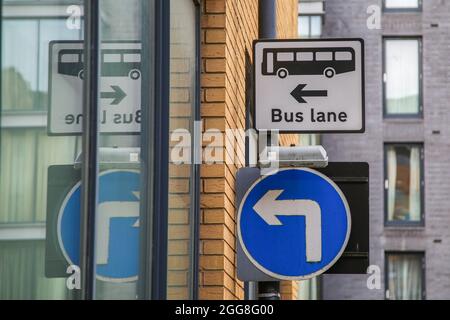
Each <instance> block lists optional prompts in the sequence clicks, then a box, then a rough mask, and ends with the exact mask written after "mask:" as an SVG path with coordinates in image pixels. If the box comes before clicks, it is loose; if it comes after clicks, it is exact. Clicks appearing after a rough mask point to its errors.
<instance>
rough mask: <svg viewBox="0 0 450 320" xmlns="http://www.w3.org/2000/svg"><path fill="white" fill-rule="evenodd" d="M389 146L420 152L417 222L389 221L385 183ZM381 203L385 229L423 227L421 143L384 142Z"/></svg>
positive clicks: (423, 149)
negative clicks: (417, 149)
mask: <svg viewBox="0 0 450 320" xmlns="http://www.w3.org/2000/svg"><path fill="white" fill-rule="evenodd" d="M390 146H417V147H419V152H420V211H421V213H420V220H419V221H389V218H388V217H389V212H388V209H389V203H388V201H389V200H388V192H389V190H388V188H386V181H387V175H388V163H387V150H388V147H390ZM383 163H384V169H383V174H384V177H383V178H384V179H383V200H384V201H383V203H384V226H385V227H400V228H405V227H417V228H424V227H425V218H426V216H425V172H424V171H425V147H424V143H423V142H386V143H384V146H383Z"/></svg>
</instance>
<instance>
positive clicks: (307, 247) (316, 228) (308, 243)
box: [238, 168, 351, 280]
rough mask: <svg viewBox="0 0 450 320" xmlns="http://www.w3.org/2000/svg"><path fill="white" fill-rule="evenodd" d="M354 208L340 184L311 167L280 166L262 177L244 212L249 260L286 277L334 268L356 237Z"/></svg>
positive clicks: (242, 231)
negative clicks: (352, 224)
mask: <svg viewBox="0 0 450 320" xmlns="http://www.w3.org/2000/svg"><path fill="white" fill-rule="evenodd" d="M350 229H351V217H350V210H349V206H348V203H347V200H346V199H345V196H344V195H343V193H342V191H341V190H340V189H339V187H338V186H337V185H336V184H335V183H334V182H333V181H331V179H329V178H328V177H326V176H325V175H323V174H321V173H319V172H317V171H315V170H313V169H309V168H295V169H280V170H278V171H277V172H276V173H274V174H272V175H268V176H264V177H261V178H260V179H258V180H257V181H256V182H255V183H254V184H253V185H252V186H251V187H250V188H249V190H248V191H247V192H246V194H245V195H244V197H243V199H242V201H241V204H240V207H239V212H238V236H239V241H240V243H241V246H242V248H243V250H244V252H245V254H246V255H247V257H248V258H249V260H250V261H251V262H252V263H253V264H254V265H255V266H256V267H257V268H258V269H259V270H261V271H262V272H264V273H265V274H267V275H269V276H271V277H274V278H276V279H283V280H304V279H309V278H312V277H315V276H317V275H319V274H321V273H323V272H325V271H326V270H328V269H329V268H330V267H331V266H332V265H333V264H334V263H335V262H336V261H337V260H338V259H339V257H340V256H341V255H342V253H343V252H344V249H345V247H346V246H347V242H348V239H349V236H350Z"/></svg>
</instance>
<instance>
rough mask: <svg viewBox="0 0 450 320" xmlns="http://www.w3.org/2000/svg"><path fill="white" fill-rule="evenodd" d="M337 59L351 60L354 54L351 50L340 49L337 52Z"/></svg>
mask: <svg viewBox="0 0 450 320" xmlns="http://www.w3.org/2000/svg"><path fill="white" fill-rule="evenodd" d="M335 56H336V61H351V60H352V59H353V55H352V53H351V52H345V51H338V52H336V53H335Z"/></svg>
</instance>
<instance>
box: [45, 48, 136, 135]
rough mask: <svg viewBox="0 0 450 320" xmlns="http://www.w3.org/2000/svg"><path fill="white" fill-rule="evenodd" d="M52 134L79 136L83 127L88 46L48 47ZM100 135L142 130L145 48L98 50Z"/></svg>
mask: <svg viewBox="0 0 450 320" xmlns="http://www.w3.org/2000/svg"><path fill="white" fill-rule="evenodd" d="M49 46H50V48H49V49H50V59H49V68H50V70H49V83H48V86H49V90H48V92H49V113H48V126H47V127H48V134H49V135H79V134H81V132H82V123H83V79H84V77H85V68H84V61H85V59H84V45H83V42H82V41H52V42H50V45H49ZM100 74H101V79H100V89H99V91H100V92H99V95H100V103H99V125H100V132H101V133H121V134H124V133H125V134H138V133H140V131H141V129H140V128H141V127H140V123H141V44H140V43H138V42H105V43H103V44H102V48H101V51H100Z"/></svg>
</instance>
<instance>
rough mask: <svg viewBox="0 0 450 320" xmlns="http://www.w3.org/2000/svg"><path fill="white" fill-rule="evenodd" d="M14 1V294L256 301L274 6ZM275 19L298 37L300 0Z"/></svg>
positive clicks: (1, 288) (232, 0)
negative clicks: (259, 161) (249, 275)
mask: <svg viewBox="0 0 450 320" xmlns="http://www.w3.org/2000/svg"><path fill="white" fill-rule="evenodd" d="M269 2H270V1H269ZM0 3H1V6H0V7H1V105H0V111H1V115H0V117H1V119H0V120H1V131H0V299H136V298H138V299H244V297H245V296H246V292H245V291H246V289H245V288H250V287H252V286H247V285H245V284H244V283H243V282H241V281H239V280H238V279H237V277H236V220H235V219H236V205H235V175H236V171H237V170H238V169H239V168H240V167H242V166H244V165H246V164H251V163H255V159H256V158H257V154H258V153H257V147H256V146H255V143H256V141H257V140H255V139H250V138H248V139H246V135H245V130H246V129H248V128H252V124H251V122H250V120H249V119H250V118H251V117H250V115H251V106H252V98H251V88H252V83H251V70H252V42H253V40H255V39H257V38H258V32H259V29H260V22H259V20H258V11H259V5H260V1H257V0H245V1H244V0H202V1H197V0H171V1H166V0H151V1H147V0H145V1H141V0H123V1H115V0H103V1H77V0H54V1H53V0H49V1H14V0H4V1H0ZM273 16H274V17H275V19H274V21H276V24H275V29H276V30H273V31H274V33H275V34H277V36H278V37H279V38H295V37H296V36H297V1H296V0H283V1H276V6H275V12H273ZM60 84H62V85H61V87H58V85H60ZM55 86H56V87H55ZM66 110H67V112H66ZM55 112H66V114H64V115H63V117H58V116H56V113H55ZM70 112H71V113H70ZM111 113H112V115H111ZM109 117H111V118H109ZM227 132H235V134H234V135H228V134H225V135H223V133H227ZM214 134H216V135H214ZM217 134H218V135H217ZM220 134H222V135H220ZM214 137H218V138H217V140H214ZM213 141H215V142H216V143H217V142H218V143H219V147H214V148H211V142H213ZM280 141H281V143H282V144H284V145H292V144H298V143H299V137H298V136H297V135H282V136H281V137H280ZM202 147H203V148H202ZM211 152H212V153H213V155H214V156H215V157H214V160H213V161H210V160H211V159H210V158H209V162H208V163H206V162H207V161H206V160H205V159H206V157H205V154H208V153H211ZM127 188H128V189H127ZM113 195H114V196H113ZM108 208H109V209H108ZM120 208H122V209H120ZM108 210H110V211H108ZM105 215H108V217H110V218H107V219H106V220H105V218H104V216H105ZM111 215H113V216H111ZM114 215H115V216H114ZM111 217H113V218H111ZM70 219H72V220H70ZM65 221H68V222H67V223H66V222H65ZM95 256H96V259H94V258H92V257H95ZM69 262H70V263H69ZM117 270H120V272H119V273H117V272H116V271H117ZM253 287H254V286H253ZM280 288H281V297H282V298H283V299H295V298H297V295H298V284H297V283H295V282H283V283H282V284H281V286H280ZM248 291H249V290H247V296H252V295H251V293H250V292H248ZM253 297H254V292H253Z"/></svg>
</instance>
